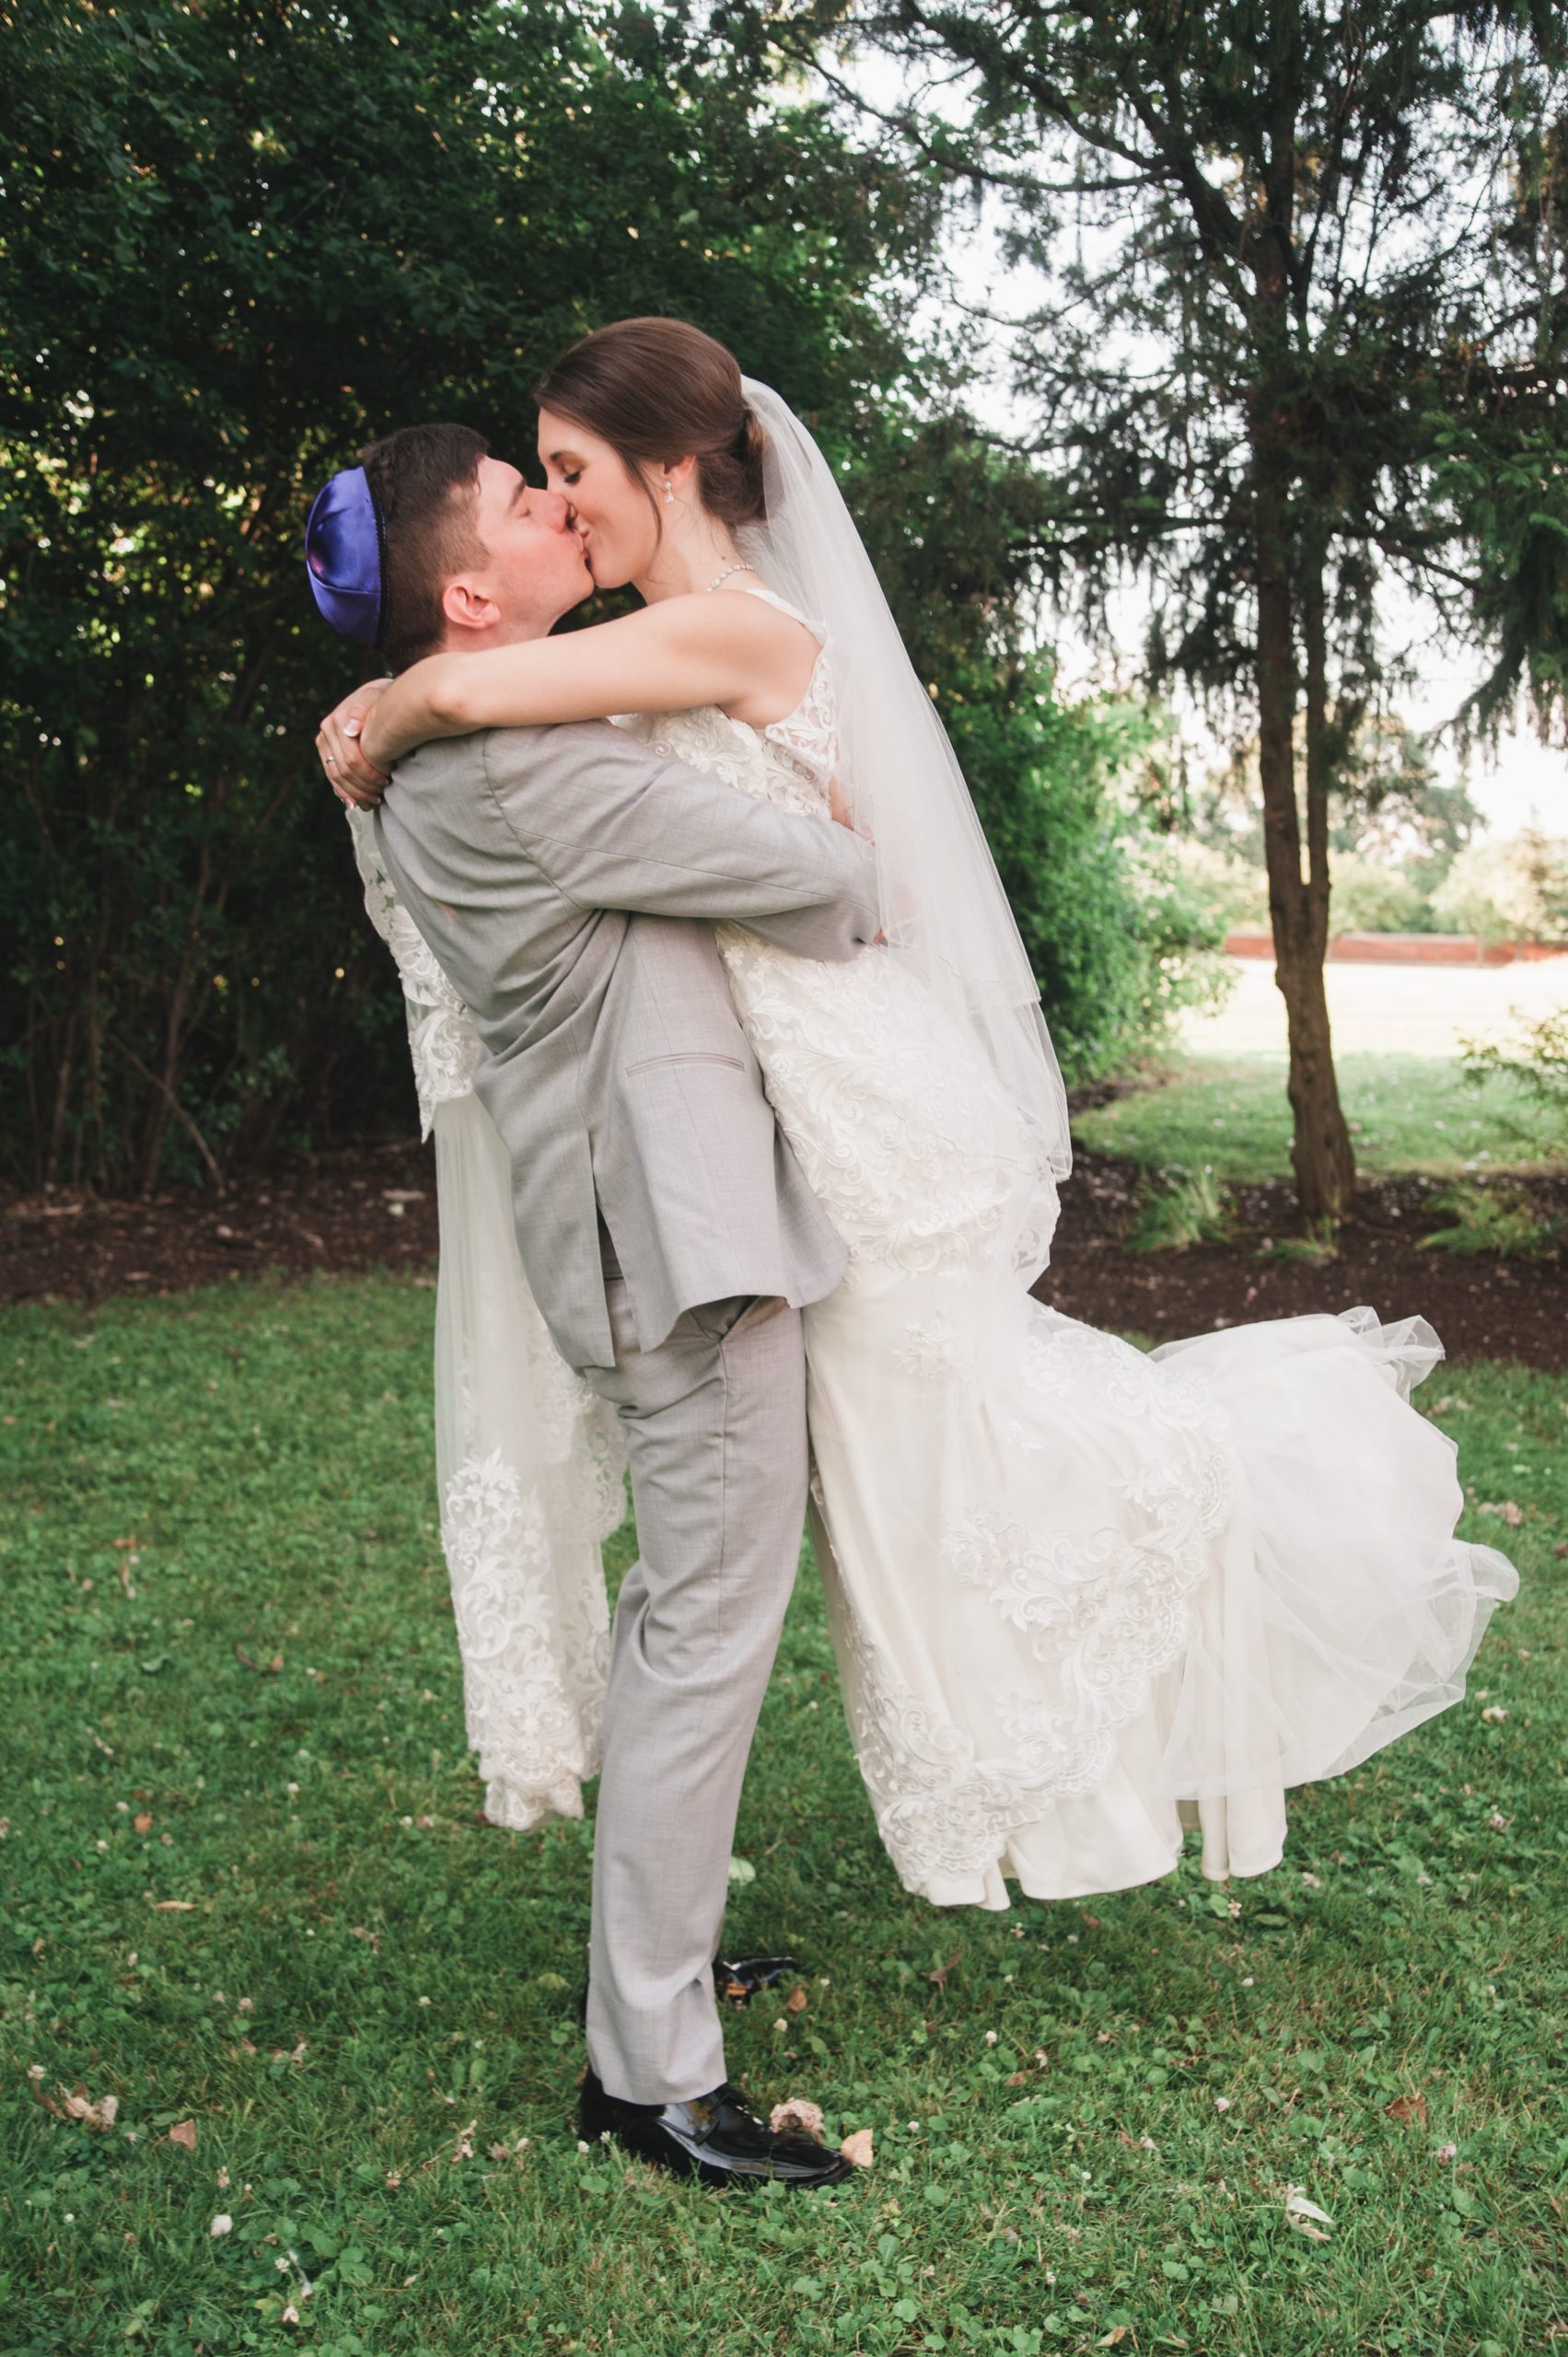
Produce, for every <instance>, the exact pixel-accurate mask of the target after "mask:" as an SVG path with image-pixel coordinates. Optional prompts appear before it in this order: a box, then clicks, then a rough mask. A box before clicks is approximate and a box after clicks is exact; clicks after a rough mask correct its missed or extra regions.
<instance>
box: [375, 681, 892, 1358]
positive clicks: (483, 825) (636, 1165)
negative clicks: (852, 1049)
mask: <svg viewBox="0 0 1568 2357" xmlns="http://www.w3.org/2000/svg"><path fill="white" fill-rule="evenodd" d="M377 836H378V840H379V842H380V846H381V852H382V855H383V857H384V858H385V860H386V863H387V867H388V870H389V874H390V875H391V877H392V880H393V882H394V884H395V885H396V886H397V888H398V891H399V893H400V895H401V899H402V900H403V903H404V906H405V907H406V908H407V910H408V911H409V914H410V915H411V916H412V919H413V921H414V923H415V924H416V925H417V926H418V927H419V930H420V932H421V933H422V934H423V935H424V938H425V940H426V941H427V942H428V943H429V945H430V946H431V948H432V949H433V950H434V951H435V953H436V957H437V958H439V959H440V961H441V964H442V966H443V967H444V968H445V970H446V971H447V974H448V975H449V977H450V978H451V981H452V982H453V983H454V985H455V986H456V988H457V989H458V990H459V992H460V993H461V994H462V997H463V999H464V1000H465V1002H466V1003H467V1004H468V1006H469V1008H470V1012H471V1013H472V1016H473V1018H474V1022H475V1025H476V1026H477V1028H478V1031H479V1035H480V1040H481V1043H482V1054H481V1059H480V1063H479V1067H478V1070H477V1072H476V1074H475V1075H474V1086H475V1088H476V1089H477V1091H478V1093H479V1096H480V1098H481V1100H482V1103H483V1104H484V1106H485V1107H486V1109H487V1110H488V1111H489V1113H490V1116H491V1118H492V1120H494V1123H495V1126H496V1129H497V1130H498V1131H499V1132H500V1134H501V1137H502V1140H503V1142H504V1143H505V1146H506V1148H507V1151H508V1153H509V1154H510V1155H511V1158H512V1173H513V1210H514V1214H515V1217H516V1222H517V1245H518V1248H519V1250H520V1252H521V1254H522V1260H523V1267H524V1271H525V1272H526V1274H527V1276H528V1284H529V1287H530V1289H531V1290H532V1293H533V1295H534V1298H535V1300H536V1301H537V1302H538V1304H539V1306H540V1310H541V1311H542V1313H543V1315H544V1318H545V1319H546V1322H547V1323H548V1325H549V1327H550V1329H551V1331H552V1334H553V1336H554V1338H555V1341H556V1342H557V1343H558V1345H559V1346H560V1349H561V1351H562V1353H563V1355H564V1357H565V1358H566V1359H567V1361H568V1362H569V1363H570V1364H572V1365H574V1366H579V1367H582V1366H608V1365H610V1364H612V1363H613V1359H614V1349H613V1345H612V1343H611V1340H610V1319H609V1315H608V1312H607V1310H606V1306H605V1299H604V1281H603V1276H602V1272H601V1268H600V1255H599V1244H598V1213H600V1212H602V1214H603V1217H604V1222H605V1225H606V1226H607V1227H608V1228H609V1230H610V1237H611V1239H612V1241H613V1243H614V1246H615V1250H616V1255H617V1258H618V1259H619V1260H620V1263H621V1271H622V1273H623V1275H624V1276H625V1279H626V1282H627V1286H628V1289H629V1294H630V1300H631V1307H632V1314H633V1319H634V1321H635V1325H636V1329H637V1340H638V1342H639V1344H640V1346H641V1347H642V1348H643V1349H645V1350H648V1349H652V1348H654V1347H655V1346H656V1344H657V1343H659V1342H661V1341H663V1340H664V1338H665V1337H666V1335H667V1334H668V1332H669V1329H670V1328H671V1327H672V1326H673V1325H674V1323H675V1321H676V1319H677V1318H679V1315H680V1313H681V1311H682V1310H683V1309H688V1308H690V1307H691V1306H693V1304H695V1303H697V1302H702V1301H717V1300H722V1299H724V1298H725V1297H726V1295H733V1294H777V1295H783V1296H784V1299H785V1300H787V1301H791V1302H795V1303H796V1304H798V1303H802V1302H809V1301H819V1300H820V1299H821V1297H822V1296H823V1295H825V1294H827V1293H830V1292H831V1290H832V1288H833V1286H834V1285H835V1284H836V1283H838V1281H839V1278H840V1277H841V1276H842V1272H843V1265H844V1254H843V1248H842V1244H841V1243H840V1241H839V1239H838V1237H837V1235H836V1234H835V1232H834V1230H833V1229H832V1227H831V1226H830V1224H829V1222H828V1220H827V1219H826V1217H825V1216H824V1214H823V1213H822V1211H821V1210H820V1208H819V1205H818V1203H817V1201H816V1199H815V1197H814V1196H813V1195H812V1193H811V1191H810V1189H809V1188H808V1187H807V1183H806V1180H805V1179H804V1177H803V1176H802V1174H801V1171H800V1167H799V1166H798V1164H797V1163H796V1159H795V1156H794V1155H793V1154H792V1153H791V1151H790V1149H789V1147H788V1145H787V1144H785V1142H784V1138H783V1137H782V1136H781V1135H780V1134H779V1132H778V1130H777V1128H776V1127H775V1125H774V1121H773V1116H772V1109H771V1108H770V1107H769V1104H768V1101H767V1098H766V1097H765V1096H764V1095H763V1093H762V1085H761V1073H760V1071H759V1069H758V1065H757V1061H756V1058H755V1057H754V1056H753V1055H752V1053H751V1050H750V1048H749V1044H748V1042H747V1039H746V1037H745V1034H744V1033H743V1031H742V1030H741V1028H740V1026H739V1024H738V1021H737V1019H736V1014H735V1008H734V1005H733V1004H732V1002H731V999H730V995H729V989H728V986H727V984H726V980H725V974H724V968H723V965H722V964H721V962H720V959H719V955H718V951H717V948H716V946H715V945H714V937H713V934H712V931H711V930H710V923H704V922H703V920H704V919H706V920H709V921H714V920H718V919H721V918H726V917H727V918H733V919H736V920H737V921H738V922H739V923H743V924H745V925H747V926H749V928H750V930H751V931H752V932H754V933H757V934H760V935H762V936H763V937H764V938H765V939H767V940H769V941H772V942H776V943H778V944H779V945H780V946H782V947H784V948H786V949H790V950H794V951H796V952H798V953H800V954H801V955H803V956H806V957H809V958H850V957H853V956H854V952H855V951H856V949H857V948H859V947H860V946H862V945H863V944H864V943H865V942H867V941H870V940H872V939H873V938H874V937H875V935H876V933H877V924H878V918H877V888H876V880H875V865H876V863H875V856H874V854H873V853H872V851H871V848H870V845H869V844H868V843H866V842H863V841H862V840H861V839H860V838H858V837H857V836H854V835H852V834H851V833H849V832H848V830H846V829H844V828H842V827H835V826H830V825H827V824H825V823H824V822H823V821H822V820H820V819H802V818H796V817H794V816H792V815H791V814H789V813H787V812H785V811H783V810H778V809H775V808H774V807H772V804H770V803H766V802H758V801H754V800H752V799H751V798H750V797H749V795H744V794H738V793H737V792H736V791H735V789H734V788H733V787H731V786H727V785H720V784H717V783H715V781H714V779H712V778H710V777H705V776H703V774H702V773H701V772H699V771H697V770H694V769H690V768H688V767H687V766H686V765H685V764H684V763H683V762H679V761H668V760H665V759H663V758H662V757H661V756H659V755H657V754H656V753H653V752H650V751H649V749H647V747H646V746H645V745H643V744H641V743H639V742H638V741H637V740H636V739H635V738H634V737H631V736H629V735H628V734H627V733H626V732H625V731H624V730H623V729H619V728H615V727H612V726H610V723H609V722H605V721H583V722H576V723H574V724H572V725H570V726H562V727H554V728H512V729H494V730H490V731H488V732H486V733H484V734H482V735H479V736H475V737H450V738H447V740H446V741H445V742H439V743H435V744H430V745H425V746H423V747H422V748H421V749H420V750H419V751H418V752H417V753H415V754H413V755H412V757H411V758H410V759H409V760H408V761H402V762H400V763H399V765H398V771H397V774H396V777H395V779H394V780H393V783H392V785H391V788H390V790H389V793H388V795H387V798H386V800H385V802H384V803H383V804H382V805H381V807H380V809H379V811H378V812H377Z"/></svg>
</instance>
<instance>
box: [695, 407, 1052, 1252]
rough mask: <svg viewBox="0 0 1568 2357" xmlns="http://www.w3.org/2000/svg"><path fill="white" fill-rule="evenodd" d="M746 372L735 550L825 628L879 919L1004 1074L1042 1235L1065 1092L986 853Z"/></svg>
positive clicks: (894, 638)
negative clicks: (761, 497)
mask: <svg viewBox="0 0 1568 2357" xmlns="http://www.w3.org/2000/svg"><path fill="white" fill-rule="evenodd" d="M744 384H745V392H746V398H747V401H748V402H749V405H750V408H751V411H752V413H753V415H754V416H755V417H756V418H757V420H758V422H759V423H760V424H761V426H762V428H763V430H764V432H765V433H766V435H767V437H768V449H767V457H766V459H765V461H764V473H763V481H764V486H765V490H766V494H767V504H768V519H767V522H766V523H765V524H755V525H749V526H748V527H746V528H745V529H744V530H743V531H741V532H740V533H739V534H738V536H737V538H738V542H739V545H740V549H741V553H742V554H743V556H745V557H746V558H747V559H748V560H749V562H750V563H753V564H755V565H756V567H757V568H758V571H759V573H760V574H761V576H762V578H763V579H764V580H765V581H766V582H767V584H768V585H769V586H770V587H772V588H773V589H775V590H776V591H777V592H778V594H779V595H780V596H781V597H783V598H787V599H788V600H789V602H790V603H791V604H792V605H794V606H796V607H798V608H799V609H800V610H801V611H802V613H804V614H807V615H808V616H810V617H811V618H812V620H813V621H819V622H820V623H821V624H822V626H823V627H824V629H825V630H826V633H827V644H828V649H829V660H830V669H831V673H832V679H833V687H834V691H835V694H836V699H837V705H838V721H839V749H840V760H841V772H840V782H841V784H842V788H843V791H844V793H845V795H846V798H847V799H848V802H849V805H850V807H851V809H852V811H853V813H854V819H855V823H856V826H857V827H858V828H859V829H860V830H861V831H862V832H864V833H865V834H868V835H870V836H871V837H872V838H873V839H874V841H875V842H876V845H877V873H878V878H879V883H880V889H881V906H882V926H883V930H884V932H885V933H886V935H887V936H888V941H889V946H891V947H892V948H893V949H894V950H895V951H896V952H897V953H898V954H900V956H902V957H903V958H906V959H908V960H909V961H910V962H911V963H912V964H913V965H914V966H915V967H916V968H917V969H918V970H919V972H920V974H921V976H922V979H923V981H924V983H925V985H926V987H927V989H928V991H929V992H930V993H932V994H933V996H934V997H935V1000H936V1002H937V1004H938V1007H939V1008H940V1010H941V1011H942V1012H943V1013H944V1014H945V1015H946V1016H948V1017H949V1018H950V1019H951V1020H953V1021H955V1022H957V1023H959V1024H961V1025H963V1026H964V1027H965V1028H967V1030H968V1031H969V1032H970V1035H971V1037H972V1038H973V1039H974V1041H975V1044H976V1046H977V1047H978V1048H979V1050H980V1051H981V1054H982V1055H983V1057H984V1058H985V1060H986V1062H988V1064H989V1066H990V1068H991V1069H992V1070H993V1072H994V1074H995V1075H996V1077H997V1079H998V1081H999V1082H1000V1084H1001V1089H1002V1094H1003V1097H1005V1100H1006V1101H1007V1103H1008V1105H1009V1106H1010V1108H1011V1110H1012V1114H1013V1116H1014V1117H1015V1119H1014V1120H1013V1121H1011V1122H1010V1123H1009V1125H1008V1126H1009V1131H1010V1133H1011V1134H1012V1135H1013V1136H1014V1137H1016V1138H1018V1139H1020V1140H1021V1144H1020V1145H1019V1146H1018V1147H1017V1148H1016V1151H1017V1152H1018V1153H1019V1155H1020V1156H1021V1159H1022V1160H1023V1162H1024V1163H1025V1165H1026V1177H1027V1178H1028V1179H1032V1181H1033V1184H1032V1186H1031V1185H1026V1188H1025V1191H1026V1193H1029V1194H1033V1195H1035V1196H1037V1197H1038V1199H1039V1204H1040V1216H1039V1218H1038V1219H1037V1220H1035V1221H1033V1222H1030V1223H1029V1224H1028V1227H1029V1231H1030V1232H1032V1233H1033V1234H1035V1235H1036V1236H1039V1237H1043V1238H1047V1239H1048V1238H1049V1236H1050V1232H1051V1225H1052V1224H1053V1220H1054V1213H1055V1181H1057V1180H1058V1179H1064V1178H1065V1177H1066V1176H1067V1173H1068V1171H1069V1170H1070V1169H1071V1167H1072V1158H1073V1157H1072V1145H1071V1142H1070V1138H1069V1133H1068V1124H1067V1097H1066V1091H1065V1090H1064V1088H1063V1085H1062V1074H1061V1073H1060V1071H1059V1070H1058V1068H1057V1062H1056V1057H1055V1054H1054V1051H1052V1048H1051V1035H1050V1033H1049V1031H1048V1030H1047V1028H1046V1023H1045V1017H1044V1016H1043V1014H1042V1013H1041V1011H1040V991H1039V988H1038V986H1037V984H1036V981H1035V978H1034V974H1033V972H1032V970H1031V969H1030V966H1029V961H1028V956H1027V954H1026V952H1025V949H1024V945H1023V942H1022V939H1021V938H1020V936H1019V933H1018V927H1017V923H1016V920H1015V918H1014V915H1013V911H1012V910H1011V908H1010V907H1009V906H1008V903H1007V896H1006V894H1005V892H1004V890H1003V888H1002V879H1001V877H999V876H998V874H997V872H996V864H995V862H994V860H993V858H992V855H991V850H990V846H989V845H988V843H987V842H986V840H985V835H984V832H983V830H981V823H980V820H979V819H978V817H977V816H976V814H975V808H974V805H973V803H972V802H971V801H970V795H969V789H968V787H967V786H966V785H965V784H964V779H963V772H962V771H961V770H960V769H959V767H958V760H957V757H956V755H955V754H954V751H953V748H952V746H951V745H950V744H949V743H948V741H947V732H946V730H945V729H944V728H943V726H942V724H941V721H940V720H939V719H938V718H937V715H936V713H935V709H934V707H933V704H932V701H931V698H930V696H929V695H928V694H927V692H926V691H925V689H924V687H923V685H922V684H921V681H920V679H919V678H918V677H917V675H916V673H915V670H914V668H913V666H912V663H911V661H910V658H909V656H908V654H907V653H906V652H905V648H904V643H903V640H902V639H901V638H900V635H899V629H898V624H897V623H896V622H895V621H894V620H893V617H892V613H891V611H890V610H889V605H888V600H887V598H886V597H885V596H884V595H883V591H882V585H881V583H880V582H879V581H878V580H877V574H876V570H875V568H874V566H873V565H872V563H871V559H870V557H869V556H868V555H867V554H866V552H865V543H864V541H863V540H861V537H860V534H859V532H858V531H857V530H856V528H855V525H854V518H853V517H852V516H851V515H850V512H849V509H848V508H847V507H846V505H844V500H843V495H842V493H841V491H840V490H839V487H838V484H837V483H836V482H834V480H833V473H832V470H831V468H830V466H829V464H828V462H827V460H826V459H825V458H824V457H823V455H822V453H821V451H820V450H819V448H818V447H817V444H816V443H815V441H814V440H813V439H812V437H811V435H809V434H808V433H807V430H806V427H805V426H804V425H803V424H801V422H800V420H799V418H797V417H796V414H795V412H794V411H793V410H792V409H791V408H790V407H789V404H788V403H787V402H786V401H784V400H783V399H781V397H780V396H779V395H778V394H777V393H775V392H774V391H773V389H772V387H771V386H769V385H764V384H761V383H759V382H758V381H757V380H756V379H755V378H754V377H747V378H746V379H745V380H744ZM1026 1257H1028V1253H1027V1251H1026ZM1043 1257H1044V1254H1043V1245H1041V1247H1040V1260H1041V1261H1043Z"/></svg>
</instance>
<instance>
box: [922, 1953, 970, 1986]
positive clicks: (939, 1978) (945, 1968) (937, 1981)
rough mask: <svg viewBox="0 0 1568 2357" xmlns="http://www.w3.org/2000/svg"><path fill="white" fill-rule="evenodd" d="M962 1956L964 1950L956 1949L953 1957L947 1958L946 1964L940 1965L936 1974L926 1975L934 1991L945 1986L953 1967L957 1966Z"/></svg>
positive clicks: (936, 1969) (929, 1973)
mask: <svg viewBox="0 0 1568 2357" xmlns="http://www.w3.org/2000/svg"><path fill="white" fill-rule="evenodd" d="M962 1954H963V1950H962V1948H955V1949H954V1950H953V1953H952V1955H951V1956H949V1957H948V1958H947V1963H946V1964H939V1965H938V1966H937V1967H936V1968H935V1971H934V1972H928V1973H927V1974H926V1976H925V1977H926V1979H927V1980H929V1981H930V1983H931V1985H932V1987H933V1988H934V1989H940V1988H941V1987H942V1986H943V1984H944V1983H945V1981H946V1980H947V1975H948V1974H949V1973H950V1972H951V1971H952V1969H953V1967H954V1966H955V1965H956V1964H957V1962H958V1958H959V1957H960V1956H962Z"/></svg>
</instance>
